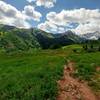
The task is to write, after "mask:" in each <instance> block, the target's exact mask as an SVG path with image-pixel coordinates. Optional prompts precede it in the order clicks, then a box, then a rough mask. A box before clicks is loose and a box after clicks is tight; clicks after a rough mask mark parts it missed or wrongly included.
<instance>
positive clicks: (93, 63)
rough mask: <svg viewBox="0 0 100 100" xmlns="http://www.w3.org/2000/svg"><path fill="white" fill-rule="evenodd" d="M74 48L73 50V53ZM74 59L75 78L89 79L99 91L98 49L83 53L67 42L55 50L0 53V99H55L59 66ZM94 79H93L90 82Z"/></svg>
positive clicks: (90, 83)
mask: <svg viewBox="0 0 100 100" xmlns="http://www.w3.org/2000/svg"><path fill="white" fill-rule="evenodd" d="M74 49H77V52H73V50H74ZM68 59H70V60H73V61H75V62H76V69H77V70H76V72H75V73H74V76H75V77H79V78H80V79H84V80H87V81H89V85H90V86H92V87H93V89H94V90H95V91H99V90H100V86H99V84H100V79H99V77H97V76H99V75H100V72H97V71H96V67H98V66H100V52H95V53H86V52H84V51H82V48H81V46H79V45H71V46H67V47H63V48H61V49H57V50H44V51H43V50H37V51H35V50H34V51H31V52H27V53H26V52H23V53H12V54H5V53H3V52H2V51H1V52H0V100H47V99H48V100H55V99H56V95H57V83H56V81H57V80H59V79H60V78H61V76H62V74H63V72H62V71H63V65H64V64H65V63H66V61H67V60H68ZM94 80H95V81H94Z"/></svg>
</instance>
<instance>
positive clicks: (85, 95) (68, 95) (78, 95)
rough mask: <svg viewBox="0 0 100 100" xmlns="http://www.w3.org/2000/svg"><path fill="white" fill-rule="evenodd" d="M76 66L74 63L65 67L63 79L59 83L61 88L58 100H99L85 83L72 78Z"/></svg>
mask: <svg viewBox="0 0 100 100" xmlns="http://www.w3.org/2000/svg"><path fill="white" fill-rule="evenodd" d="M74 66H75V63H74V62H69V63H68V64H67V65H65V66H64V72H63V77H62V79H61V80H59V81H58V82H57V83H58V86H59V92H58V96H57V100H99V99H97V98H96V96H95V94H94V93H93V91H92V90H91V89H90V87H89V86H88V85H87V84H86V83H85V82H81V81H79V80H78V79H75V78H73V77H72V73H73V72H74V68H75V67H74Z"/></svg>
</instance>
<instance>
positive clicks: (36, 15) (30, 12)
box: [23, 5, 42, 21]
mask: <svg viewBox="0 0 100 100" xmlns="http://www.w3.org/2000/svg"><path fill="white" fill-rule="evenodd" d="M23 13H24V14H25V15H27V17H28V18H29V19H33V20H35V21H40V18H41V17H42V15H41V13H40V12H37V11H35V8H34V7H33V6H31V5H28V6H25V7H24V11H23Z"/></svg>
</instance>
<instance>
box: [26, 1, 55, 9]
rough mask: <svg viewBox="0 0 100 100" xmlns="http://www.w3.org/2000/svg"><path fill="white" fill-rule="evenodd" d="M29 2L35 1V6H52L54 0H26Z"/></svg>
mask: <svg viewBox="0 0 100 100" xmlns="http://www.w3.org/2000/svg"><path fill="white" fill-rule="evenodd" d="M27 1H28V2H29V3H31V2H35V3H36V5H37V6H44V7H46V8H51V7H54V3H56V0H27Z"/></svg>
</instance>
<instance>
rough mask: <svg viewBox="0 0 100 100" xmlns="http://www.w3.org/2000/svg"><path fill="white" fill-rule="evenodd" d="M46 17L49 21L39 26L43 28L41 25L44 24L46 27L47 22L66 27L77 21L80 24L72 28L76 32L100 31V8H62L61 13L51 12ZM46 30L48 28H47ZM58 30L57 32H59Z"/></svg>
mask: <svg viewBox="0 0 100 100" xmlns="http://www.w3.org/2000/svg"><path fill="white" fill-rule="evenodd" d="M46 18H47V21H46V22H44V23H42V24H40V25H39V28H41V27H40V26H43V25H44V27H45V25H46V23H49V24H48V26H50V25H51V26H52V25H55V26H57V27H58V28H59V27H64V28H65V27H67V26H68V25H69V24H70V23H73V24H74V23H77V24H78V26H77V27H76V28H75V27H74V28H73V29H72V30H73V31H75V32H76V33H80V34H85V33H87V32H95V31H100V10H99V9H94V10H90V9H85V8H80V9H72V10H62V11H61V12H60V13H56V12H49V13H48V14H47V16H46ZM51 23H52V24H51ZM46 27H47V25H46ZM44 30H47V29H46V28H45V29H44ZM58 30H61V29H58ZM58 30H57V32H59V31H58ZM65 30H66V29H65ZM67 30H68V29H67ZM62 31H64V29H62Z"/></svg>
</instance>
